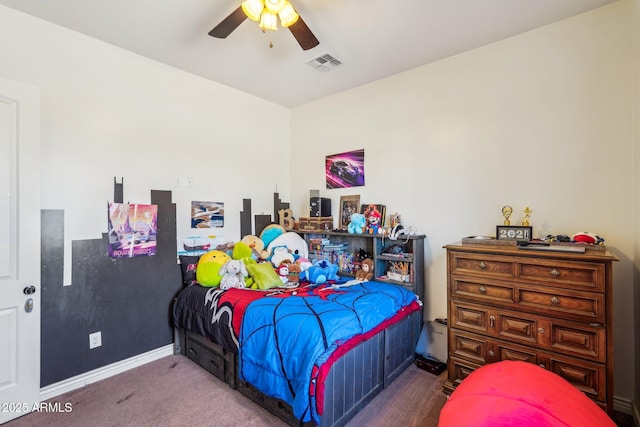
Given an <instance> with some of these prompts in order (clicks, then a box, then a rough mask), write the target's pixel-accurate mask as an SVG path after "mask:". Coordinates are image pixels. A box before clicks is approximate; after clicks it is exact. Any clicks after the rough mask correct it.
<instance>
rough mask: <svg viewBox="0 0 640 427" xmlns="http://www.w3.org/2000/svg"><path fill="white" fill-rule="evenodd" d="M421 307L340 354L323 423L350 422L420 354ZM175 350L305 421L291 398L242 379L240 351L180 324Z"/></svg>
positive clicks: (291, 419)
mask: <svg viewBox="0 0 640 427" xmlns="http://www.w3.org/2000/svg"><path fill="white" fill-rule="evenodd" d="M421 325H422V311H421V310H420V311H416V312H413V313H411V314H410V315H408V316H407V317H406V318H404V319H402V320H401V321H399V322H398V323H396V324H394V325H392V326H390V327H389V328H387V329H384V330H382V331H380V332H379V333H378V334H376V335H374V336H373V337H371V338H370V339H368V340H367V341H364V342H362V343H360V344H358V345H357V346H356V347H354V348H353V349H351V350H350V351H348V352H347V353H346V354H345V355H343V356H342V357H340V358H339V359H338V360H337V361H336V362H335V363H334V364H333V365H332V367H331V369H330V370H329V373H328V375H327V378H326V379H325V391H324V411H323V414H322V417H321V424H320V425H321V427H337V426H343V425H345V424H346V423H347V422H348V421H349V420H350V419H351V418H353V417H354V416H355V415H356V414H357V413H358V412H360V410H362V409H363V408H364V407H365V406H366V405H367V404H368V403H369V402H370V401H371V400H372V399H373V398H374V397H375V396H376V395H377V394H378V393H380V392H381V391H382V390H383V389H384V388H385V387H387V386H388V385H389V384H390V383H391V382H392V381H393V380H394V379H395V378H397V377H398V376H399V375H400V374H401V373H402V372H403V371H404V370H405V369H406V368H407V367H409V365H411V364H412V363H413V362H414V360H415V346H416V343H417V341H418V336H419V335H420V327H421ZM175 345H176V352H179V353H181V354H184V355H185V356H187V357H188V358H190V359H191V360H193V361H194V362H196V363H197V364H198V365H200V366H201V367H203V368H204V369H206V370H207V371H209V372H211V373H212V374H213V375H215V376H216V377H218V378H219V379H221V380H222V381H224V382H226V383H227V384H229V386H230V387H231V388H233V389H237V390H238V391H239V392H241V393H242V394H243V395H245V396H246V397H248V398H249V399H251V400H253V401H254V402H256V403H257V404H259V405H260V406H262V407H263V408H265V409H267V410H268V411H270V412H271V413H273V414H275V415H276V416H277V417H279V418H280V419H282V420H283V421H285V422H286V423H288V424H289V425H292V426H304V427H307V426H312V425H314V424H313V423H301V422H300V421H299V420H298V419H297V418H296V417H295V416H294V415H293V410H292V408H291V406H290V405H288V404H287V403H286V402H284V401H282V400H279V399H274V398H272V397H269V396H266V395H265V394H264V393H262V392H260V391H259V390H257V389H256V388H254V387H253V386H251V384H249V383H247V382H245V381H242V380H240V379H238V377H237V357H236V354H234V353H231V352H229V351H226V350H224V349H223V348H222V346H220V345H218V344H215V343H214V342H213V341H211V340H209V339H207V338H204V337H202V336H200V335H198V334H194V333H192V332H188V331H186V332H185V331H183V330H176V344H175Z"/></svg>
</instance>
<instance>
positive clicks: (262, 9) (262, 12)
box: [209, 0, 320, 50]
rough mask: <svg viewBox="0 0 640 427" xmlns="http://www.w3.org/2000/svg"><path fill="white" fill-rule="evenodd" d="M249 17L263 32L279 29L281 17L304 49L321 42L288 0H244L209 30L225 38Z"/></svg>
mask: <svg viewBox="0 0 640 427" xmlns="http://www.w3.org/2000/svg"><path fill="white" fill-rule="evenodd" d="M247 17H248V18H249V19H251V20H253V21H256V22H259V24H258V25H259V26H260V28H261V29H262V31H263V32H264V31H266V30H277V29H278V19H279V20H280V25H281V26H283V27H287V28H289V31H291V34H293V37H295V39H296V40H297V41H298V44H299V45H300V47H302V49H303V50H309V49H311V48H313V47H316V46H317V45H318V44H320V42H319V41H318V39H317V38H316V36H314V35H313V33H312V32H311V30H310V29H309V27H308V26H307V24H306V23H305V22H304V21H303V20H302V18H301V17H300V15H298V14H297V13H296V11H295V9H294V8H293V6H292V5H291V3H289V1H288V0H244V1H243V2H242V4H241V5H240V6H238V8H237V9H236V10H234V11H233V12H231V14H230V15H229V16H227V17H226V18H224V19H223V20H222V22H220V23H219V24H218V25H216V26H215V28H214V29H213V30H211V31H209V35H210V36H212V37H216V38H219V39H225V38H227V36H228V35H229V34H231V33H232V32H233V30H235V29H236V28H238V26H239V25H240V24H242V23H243V22H244V20H245V19H247Z"/></svg>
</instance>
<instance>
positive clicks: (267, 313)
mask: <svg viewBox="0 0 640 427" xmlns="http://www.w3.org/2000/svg"><path fill="white" fill-rule="evenodd" d="M325 287H326V285H325V286H323V287H318V288H308V289H300V291H299V292H297V294H295V295H294V294H293V293H291V292H287V293H282V294H276V295H273V296H272V297H268V298H261V299H259V300H256V301H254V302H252V303H251V304H250V305H249V306H248V307H247V310H246V312H245V315H244V318H243V321H242V326H241V331H240V343H241V344H240V349H239V357H240V372H239V375H240V378H242V379H244V380H245V381H247V382H249V383H250V384H252V385H253V386H254V387H256V388H257V389H258V390H260V391H262V392H263V393H265V394H267V395H269V396H272V397H275V398H278V399H282V400H284V401H285V402H287V403H289V404H290V405H291V406H292V407H293V411H294V415H295V416H296V417H297V418H298V419H300V420H301V421H303V422H306V421H311V420H313V421H314V422H316V423H319V422H320V420H319V416H318V413H317V410H316V407H315V402H313V401H312V399H311V397H310V393H313V387H312V384H311V381H312V380H311V378H312V371H313V369H314V366H316V367H320V366H321V365H322V364H323V363H324V362H325V361H327V359H328V358H329V356H331V354H332V353H333V352H334V351H335V350H336V349H337V348H338V346H340V345H341V344H342V343H344V342H346V341H347V340H349V339H351V338H353V337H356V336H358V335H361V334H366V333H367V332H369V331H371V330H372V329H374V328H375V327H376V326H378V325H379V324H380V323H382V322H385V321H387V320H389V319H391V318H392V317H393V316H394V315H396V313H398V312H399V311H401V310H403V308H406V307H408V306H409V305H411V304H412V303H414V302H415V301H416V299H417V296H416V295H415V294H414V293H412V292H410V291H408V290H406V289H404V288H403V287H401V286H396V285H390V284H385V283H380V282H364V283H361V284H357V285H353V286H349V287H339V288H331V287H329V288H328V289H325Z"/></svg>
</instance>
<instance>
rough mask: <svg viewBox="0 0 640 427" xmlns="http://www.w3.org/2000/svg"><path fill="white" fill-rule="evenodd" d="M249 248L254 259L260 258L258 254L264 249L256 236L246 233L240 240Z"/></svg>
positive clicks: (262, 243)
mask: <svg viewBox="0 0 640 427" xmlns="http://www.w3.org/2000/svg"><path fill="white" fill-rule="evenodd" d="M240 241H241V242H242V243H245V244H246V245H248V246H249V247H250V248H251V252H252V258H253V259H255V260H258V259H260V254H261V253H262V251H263V250H264V242H263V241H262V239H261V238H259V237H258V236H255V235H253V234H247V235H246V236H244V237H243V238H242V240H240Z"/></svg>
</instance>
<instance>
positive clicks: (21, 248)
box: [0, 78, 40, 424]
mask: <svg viewBox="0 0 640 427" xmlns="http://www.w3.org/2000/svg"><path fill="white" fill-rule="evenodd" d="M39 159H40V92H39V90H38V89H37V88H34V87H32V86H28V85H25V84H23V83H18V82H14V81H10V80H4V79H2V78H0V405H1V406H0V424H2V423H3V422H6V421H8V420H11V419H13V418H16V417H19V416H20V415H24V413H25V412H30V411H31V410H32V409H33V406H34V404H37V403H39V402H40V162H39Z"/></svg>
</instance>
